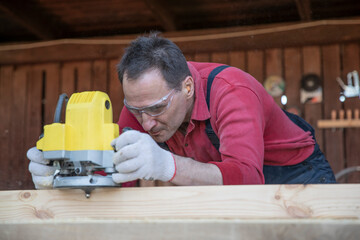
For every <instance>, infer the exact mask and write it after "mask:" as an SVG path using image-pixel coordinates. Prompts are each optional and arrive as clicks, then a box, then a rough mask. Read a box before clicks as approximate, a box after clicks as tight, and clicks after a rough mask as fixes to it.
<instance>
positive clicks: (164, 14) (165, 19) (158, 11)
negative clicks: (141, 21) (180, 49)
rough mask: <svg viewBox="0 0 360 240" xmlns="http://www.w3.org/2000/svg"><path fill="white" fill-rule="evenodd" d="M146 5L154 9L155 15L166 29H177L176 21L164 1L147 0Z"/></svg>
mask: <svg viewBox="0 0 360 240" xmlns="http://www.w3.org/2000/svg"><path fill="white" fill-rule="evenodd" d="M145 3H146V5H147V6H148V7H149V8H150V10H151V11H152V13H153V15H154V17H155V18H156V19H157V20H158V21H159V22H160V23H161V25H162V27H163V28H164V29H165V31H168V32H171V31H176V30H177V29H176V23H175V20H174V17H173V15H172V14H171V13H170V11H169V9H166V8H165V7H164V5H163V3H160V2H159V1H158V0H145Z"/></svg>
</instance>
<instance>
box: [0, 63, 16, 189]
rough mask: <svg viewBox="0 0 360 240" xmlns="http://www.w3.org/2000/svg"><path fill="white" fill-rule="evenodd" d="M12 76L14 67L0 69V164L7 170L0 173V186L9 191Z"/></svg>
mask: <svg viewBox="0 0 360 240" xmlns="http://www.w3.org/2000/svg"><path fill="white" fill-rule="evenodd" d="M13 74H14V67H13V66H11V65H9V66H1V67H0V106H1V107H0V116H1V117H0V142H1V144H0V152H1V154H0V155H1V157H0V158H1V164H2V165H3V166H6V167H4V168H3V169H4V170H5V169H8V170H6V171H2V173H1V174H0V186H1V189H11V188H9V184H11V169H12V168H11V167H12V159H11V151H9V149H12V147H13V146H12V145H11V136H12V134H13V132H12V130H13V129H12V127H11V120H12V119H11V118H12V116H11V115H12V114H11V113H12V106H13V86H12V81H13Z"/></svg>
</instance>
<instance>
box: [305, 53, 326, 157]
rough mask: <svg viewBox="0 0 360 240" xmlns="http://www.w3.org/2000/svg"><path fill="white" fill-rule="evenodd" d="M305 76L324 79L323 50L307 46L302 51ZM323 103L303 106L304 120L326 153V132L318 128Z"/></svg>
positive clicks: (308, 103)
mask: <svg viewBox="0 0 360 240" xmlns="http://www.w3.org/2000/svg"><path fill="white" fill-rule="evenodd" d="M302 56H303V57H302V66H303V74H304V75H305V74H310V73H313V74H317V75H318V76H319V77H320V78H321V79H322V73H321V50H320V47H318V46H307V47H304V48H303V49H302ZM322 105H323V104H322V103H312V102H306V103H305V104H303V105H302V111H303V112H304V114H303V117H304V119H305V120H306V121H307V122H308V123H310V124H311V126H312V127H313V128H314V130H315V137H316V141H317V142H318V144H319V147H320V149H321V150H322V151H323V152H324V151H325V149H324V130H322V129H319V128H318V127H317V121H318V120H319V119H322V118H323V108H322Z"/></svg>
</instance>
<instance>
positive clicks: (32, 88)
mask: <svg viewBox="0 0 360 240" xmlns="http://www.w3.org/2000/svg"><path fill="white" fill-rule="evenodd" d="M26 85H27V89H26V117H25V132H24V136H23V137H24V138H25V145H24V146H25V149H26V150H28V149H29V148H31V147H33V146H35V144H36V141H37V140H38V139H39V136H40V134H41V133H42V120H43V119H42V100H43V95H42V93H43V71H42V70H39V69H38V68H36V67H31V68H29V72H28V74H27V83H26ZM23 157H24V162H22V163H23V165H22V167H21V169H22V170H21V171H13V172H12V174H14V175H15V176H14V178H16V179H18V180H19V181H24V182H27V184H30V183H31V182H29V180H30V173H29V172H28V170H27V165H28V161H25V155H24V156H23ZM24 173H25V174H24ZM15 189H17V188H15Z"/></svg>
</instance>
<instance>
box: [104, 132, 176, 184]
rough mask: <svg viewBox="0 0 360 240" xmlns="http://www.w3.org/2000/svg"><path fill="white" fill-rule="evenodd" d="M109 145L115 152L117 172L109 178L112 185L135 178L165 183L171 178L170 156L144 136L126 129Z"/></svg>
mask: <svg viewBox="0 0 360 240" xmlns="http://www.w3.org/2000/svg"><path fill="white" fill-rule="evenodd" d="M111 145H112V146H113V147H114V149H115V150H116V151H117V152H116V153H115V155H114V158H113V161H114V164H115V169H116V170H117V171H118V173H114V174H113V175H112V178H113V180H114V182H116V183H122V182H129V181H132V180H136V179H145V180H161V181H164V182H166V181H170V180H171V179H172V178H173V177H174V176H175V172H176V166H175V159H174V157H173V155H172V154H171V153H170V152H169V151H166V150H164V149H162V148H160V147H159V146H158V145H157V143H156V142H155V141H154V140H153V139H152V138H151V137H150V135H148V134H145V133H141V132H138V131H135V130H129V131H126V132H124V133H123V134H121V135H120V136H119V137H118V138H116V139H114V140H113V141H112V142H111Z"/></svg>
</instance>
